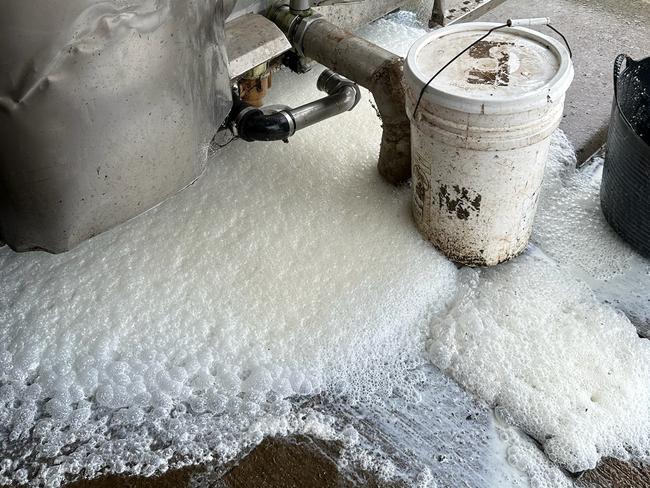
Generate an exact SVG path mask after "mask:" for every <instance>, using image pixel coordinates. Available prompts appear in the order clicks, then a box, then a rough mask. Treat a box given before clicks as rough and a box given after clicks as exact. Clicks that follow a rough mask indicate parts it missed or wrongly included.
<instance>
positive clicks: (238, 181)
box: [0, 14, 650, 487]
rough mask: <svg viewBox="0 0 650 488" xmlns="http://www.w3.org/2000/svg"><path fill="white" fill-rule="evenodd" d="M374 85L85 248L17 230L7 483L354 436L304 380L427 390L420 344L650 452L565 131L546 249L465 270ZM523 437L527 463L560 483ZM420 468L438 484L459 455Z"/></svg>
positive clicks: (544, 227)
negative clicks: (400, 161)
mask: <svg viewBox="0 0 650 488" xmlns="http://www.w3.org/2000/svg"><path fill="white" fill-rule="evenodd" d="M421 33H422V31H421V30H419V27H418V26H417V24H416V23H415V22H414V21H413V16H409V15H407V14H399V15H398V16H395V17H394V18H393V19H392V20H390V19H389V20H385V21H381V22H378V23H376V24H374V25H373V26H371V27H369V28H368V29H367V30H365V31H364V35H366V36H368V37H371V38H373V39H383V40H384V41H386V40H387V38H388V37H390V38H391V39H392V40H391V41H390V42H389V43H388V44H390V46H389V47H390V48H391V49H394V50H396V51H398V52H400V53H404V52H406V49H407V47H408V45H409V43H410V42H412V41H413V40H414V39H415V37H417V36H418V35H419V34H421ZM317 74H318V73H317V72H315V73H312V74H309V75H306V76H302V77H298V76H295V75H291V74H289V73H282V74H280V75H279V76H277V77H276V79H275V83H274V85H275V87H276V89H274V91H273V92H272V93H273V97H274V99H270V100H269V103H287V99H286V98H285V94H287V93H290V94H291V96H290V98H291V103H296V104H297V103H301V102H303V101H307V100H311V99H313V98H315V97H317V96H320V94H319V93H317V92H316V90H315V88H314V87H315V79H316V75H317ZM364 97H365V98H364V101H363V102H362V104H361V105H360V106H359V107H357V108H356V109H355V110H354V111H353V112H350V113H347V114H345V115H343V116H341V117H338V118H336V119H334V120H331V121H328V122H326V123H323V124H321V125H319V126H318V127H313V128H310V129H308V130H305V131H304V132H301V133H299V134H297V135H296V136H295V137H294V138H292V141H291V144H289V145H288V146H287V145H283V144H280V143H275V144H263V143H258V144H250V145H248V144H244V143H240V142H235V143H233V144H231V145H230V146H228V147H227V148H226V149H225V150H223V151H221V152H219V153H218V156H217V158H216V159H215V160H214V161H213V162H212V163H211V165H210V168H209V170H208V172H207V174H206V175H205V176H204V178H202V179H201V180H200V181H199V182H197V183H196V184H195V185H193V186H192V187H190V188H188V189H187V190H186V191H184V192H183V193H181V194H179V195H178V196H176V197H175V198H173V199H172V200H170V201H169V202H167V203H165V204H163V205H161V206H160V207H158V208H156V209H154V210H152V211H151V212H149V213H147V214H146V215H143V216H141V217H140V218H138V219H135V220H134V221H132V222H129V223H127V224H125V225H123V226H121V227H119V228H118V229H114V230H113V231H111V232H108V233H106V234H104V235H101V236H99V237H97V238H95V239H93V240H91V241H89V242H87V243H84V244H83V245H82V246H80V247H79V248H78V249H76V250H75V251H73V252H70V253H68V254H64V255H60V256H50V255H46V254H41V253H31V254H21V255H17V254H14V253H12V252H11V251H9V250H8V249H2V250H0V483H10V482H23V481H30V482H31V483H32V484H35V485H36V484H44V485H46V486H51V487H55V486H58V485H60V483H61V482H62V481H64V480H65V479H67V478H69V477H75V476H79V475H83V476H86V477H92V476H95V475H97V474H98V473H100V472H106V471H111V472H118V473H119V472H124V473H130V474H144V475H151V474H153V473H156V472H161V471H164V470H166V469H168V468H169V467H172V466H181V465H184V464H188V463H195V462H200V461H210V460H213V459H215V460H219V461H224V460H227V459H231V458H233V457H234V456H236V455H237V454H238V453H240V452H242V451H245V450H246V449H247V448H250V447H251V446H254V445H256V444H257V443H259V442H260V441H261V440H262V439H263V438H264V437H265V436H267V435H272V434H287V433H291V432H305V433H313V434H315V435H318V436H321V437H324V438H329V439H337V440H340V441H342V442H343V443H347V444H346V445H349V446H354V445H355V444H356V443H357V442H361V441H360V440H359V438H358V437H355V435H354V432H352V431H351V430H349V429H348V430H345V429H339V428H338V426H336V425H335V419H334V418H332V417H330V416H328V415H327V414H325V413H321V412H317V411H313V410H311V409H303V408H299V407H298V406H297V404H296V403H295V402H292V401H290V399H291V398H292V397H294V396H295V395H310V394H314V393H318V392H325V393H326V394H328V395H331V396H342V395H345V396H346V398H349V399H351V400H352V401H354V400H356V401H360V400H363V399H364V398H366V399H367V398H368V396H371V397H372V398H373V399H374V401H376V402H383V401H385V400H386V398H387V397H389V396H390V395H391V394H393V392H394V391H400V392H402V393H401V395H402V396H403V398H404V400H403V401H404V402H406V404H408V403H409V402H411V403H417V402H418V401H422V398H423V395H421V394H419V393H418V392H417V389H416V388H413V382H417V381H421V380H422V378H420V377H419V376H417V375H415V374H414V372H413V369H412V368H413V367H415V366H417V365H420V364H421V363H422V361H423V354H422V352H423V351H424V349H425V346H426V347H427V348H428V354H429V356H430V357H431V358H432V359H433V361H434V362H435V363H436V364H437V365H439V366H440V367H441V368H443V369H444V370H445V371H446V372H447V373H448V374H450V375H452V376H453V377H454V378H456V379H457V380H458V381H459V382H460V383H461V384H462V385H463V386H465V387H466V388H467V389H469V390H470V391H472V392H474V393H476V394H478V395H480V397H481V398H483V399H485V400H487V401H488V402H490V403H491V404H493V405H498V406H499V408H498V409H497V410H498V412H499V414H500V415H501V416H503V417H504V418H505V419H506V420H508V421H509V422H511V423H512V424H514V425H516V426H518V427H520V428H521V429H523V430H525V431H526V432H528V433H529V434H531V435H533V436H534V437H535V438H537V439H538V440H539V441H540V442H542V443H543V445H544V448H545V449H546V451H547V453H548V454H549V455H550V456H551V458H552V459H553V460H555V461H557V462H559V463H561V464H563V465H564V466H567V467H569V468H571V469H582V468H584V467H589V466H593V465H594V463H595V462H596V461H597V460H598V459H599V457H600V456H603V455H615V456H621V457H625V456H628V455H629V454H630V453H631V454H634V455H640V454H643V453H645V452H646V449H647V447H648V433H649V432H650V426H649V425H648V422H649V420H648V419H650V412H648V406H649V405H650V397H649V395H650V394H649V390H650V380H648V377H649V376H648V371H647V368H648V364H650V361H648V359H650V358H648V346H647V342H644V341H640V340H639V339H637V338H636V336H635V334H634V328H633V327H632V326H631V325H630V323H629V322H628V321H627V319H626V318H625V317H623V316H622V315H621V314H619V313H617V312H616V311H615V310H614V309H612V308H610V307H608V306H607V305H603V304H602V303H601V301H599V300H598V299H597V298H596V297H594V295H593V294H592V292H591V291H590V290H589V289H588V288H587V286H586V285H585V284H584V282H583V281H582V280H586V279H587V278H585V277H590V276H592V277H593V276H595V277H596V278H594V280H595V281H594V280H592V281H588V282H589V283H590V284H592V286H594V287H595V286H596V285H595V284H596V283H600V284H602V283H604V282H605V281H604V280H606V279H608V274H607V273H605V271H604V270H607V269H609V268H610V266H609V262H608V261H605V260H599V259H598V256H599V252H600V251H603V249H604V250H605V251H609V250H612V249H616V250H619V251H620V250H621V249H622V248H620V247H616V248H614V247H611V246H613V244H611V243H613V242H618V241H616V240H615V239H616V238H614V237H613V236H611V235H610V234H609V231H607V230H606V228H605V224H604V223H603V222H602V221H599V220H598V219H597V218H596V217H594V218H593V219H591V220H589V221H588V222H587V225H585V221H584V219H581V218H578V217H575V216H576V215H582V214H580V212H582V211H583V210H584V211H585V212H587V213H588V214H589V215H592V216H594V215H596V213H595V210H594V208H595V207H594V205H595V204H594V201H595V199H596V198H597V196H596V193H595V192H594V190H593V188H592V187H591V186H589V185H587V186H588V187H589V188H588V191H587V190H585V191H579V190H580V188H582V187H581V186H580V185H582V183H580V182H583V180H582V179H581V177H580V176H572V171H570V170H569V168H570V166H571V163H572V159H571V157H570V151H569V149H568V147H569V146H567V145H566V141H564V139H562V137H561V136H558V137H557V138H556V139H555V143H554V150H553V152H552V158H551V161H550V167H549V178H548V181H547V187H546V191H545V196H544V197H543V199H542V202H541V208H540V217H539V219H538V225H537V230H536V234H535V241H536V242H537V243H538V244H539V245H540V246H541V247H542V248H544V249H545V251H546V252H547V253H548V255H544V254H543V253H542V252H541V251H538V252H531V253H529V254H528V255H527V256H524V257H522V258H520V259H518V260H516V261H515V262H513V263H510V264H508V265H504V266H502V267H499V268H497V269H494V270H488V271H484V272H483V271H475V270H461V271H458V270H457V269H456V267H455V266H454V265H453V264H451V263H450V262H448V261H447V260H446V259H444V258H443V257H442V256H441V255H440V254H439V253H438V252H436V251H435V250H434V249H432V247H431V246H430V245H428V244H427V243H426V242H424V241H423V240H422V239H421V238H420V236H419V235H418V233H417V231H416V230H415V227H414V225H413V223H412V220H411V216H410V210H409V202H410V189H409V188H400V189H394V188H392V187H391V186H389V185H387V184H385V183H384V182H383V181H381V179H380V178H379V176H378V175H377V172H376V169H375V164H376V158H377V153H378V148H379V140H380V133H381V129H380V125H379V121H378V119H377V118H376V115H375V112H374V110H373V109H372V107H371V105H370V103H369V99H368V94H367V93H364ZM351 135H353V137H351ZM594 181H596V180H594ZM594 184H596V183H594ZM576 185H577V186H576ZM585 185H586V183H585ZM562 188H565V189H566V191H564V190H562ZM585 188H586V187H585ZM572 215H573V216H574V217H575V218H574V217H572ZM604 229H605V230H604ZM571 231H572V232H575V233H578V234H582V235H586V236H589V237H588V238H585V239H582V238H581V237H580V236H579V235H578V236H574V237H572V238H569V237H567V234H568V233H569V232H571ZM606 235H607V236H609V237H605V236H606ZM546 236H551V238H547V237H546ZM601 243H605V244H606V246H605V247H604V248H603V247H600V246H601ZM586 245H591V246H592V248H593V251H589V252H588V253H587V257H585V254H583V253H582V252H581V248H582V247H584V246H586ZM607 246H610V247H607ZM549 256H550V258H549ZM630 256H631V257H630ZM551 258H552V259H551ZM553 260H555V261H557V262H560V263H562V266H559V265H557V264H556V263H555V262H554V261H553ZM634 263H643V264H644V265H647V262H646V261H643V260H640V261H639V258H637V257H636V256H635V255H634V254H633V253H630V252H628V251H625V252H624V253H621V256H619V257H616V258H615V259H614V265H613V268H614V269H616V270H619V269H620V270H623V272H622V274H621V273H619V275H621V276H622V275H625V276H628V275H627V274H626V273H628V271H629V269H631V268H634V266H635V265H634ZM626 270H628V271H626ZM617 272H618V271H617ZM619 275H617V276H619ZM646 279H647V276H646ZM646 283H647V282H646ZM628 286H629V283H628V282H623V284H622V285H620V288H618V290H619V293H620V295H625V290H628V289H629V288H626V287H628ZM599 293H600V292H599ZM603 293H604V292H603ZM598 296H599V297H600V298H601V300H602V298H603V295H600V294H599V295H598ZM639 301H640V300H639ZM635 303H636V302H635ZM633 305H634V304H632V305H630V307H632V306H633ZM428 335H430V338H429V341H428V342H427V340H426V339H427V336H428ZM429 384H430V385H431V388H432V389H434V390H435V392H439V394H440V398H446V399H452V400H453V399H454V398H457V397H456V396H454V395H456V393H453V391H455V390H453V388H454V387H453V385H452V387H450V388H451V390H448V389H445V388H446V387H445V386H444V384H440V383H435V382H433V383H429ZM443 389H444V391H443ZM452 390H453V391H452ZM450 392H452V393H450ZM429 395H434V393H433V392H429ZM424 397H426V395H425V396H424ZM427 398H430V397H427ZM458 401H459V402H460V400H458ZM585 408H586V409H587V410H585ZM450 412H451V413H449V414H450V415H451V414H452V413H453V409H452V410H450ZM443 413H444V412H443ZM441 415H442V416H441V418H443V419H446V418H447V417H445V415H443V414H442V413H441ZM450 432H451V434H452V435H453V434H454V432H455V431H453V430H451V431H450ZM458 432H459V433H458V434H457V435H462V433H463V430H462V429H461V430H459V431H458ZM506 437H507V439H506V442H507V443H510V444H513V447H512V450H511V451H509V452H515V453H517V452H518V453H520V454H518V455H512V456H510V457H511V461H512V462H513V463H514V464H515V465H516V466H518V467H519V468H520V469H523V470H524V471H525V472H526V473H528V476H529V477H530V478H531V480H533V483H536V484H537V485H538V486H558V484H557V483H558V482H557V480H559V479H562V480H564V478H563V476H562V475H561V473H560V472H559V471H558V470H557V469H556V468H553V467H552V466H548V465H547V464H548V463H546V462H545V461H544V458H543V457H539V456H540V455H539V453H537V452H536V451H535V450H534V447H531V445H529V444H525V445H524V447H521V445H520V444H516V443H515V441H513V440H512V439H513V438H512V437H508V436H506ZM478 439H479V440H480V441H481V442H483V441H484V440H485V437H481V436H479V437H478ZM517 446H519V447H517ZM495 449H496V450H498V449H497V447H495ZM521 453H523V454H521ZM373 459H374V458H373ZM373 462H374V461H372V459H370V461H368V463H369V466H370V465H372V464H373ZM495 462H496V461H495ZM378 466H379V468H378V470H380V471H381V470H383V474H384V475H385V476H393V475H395V476H399V473H395V472H393V471H391V469H392V468H391V467H390V463H386V464H384V465H378ZM398 466H399V464H398V463H397V464H395V463H394V467H398ZM419 468H421V469H419ZM419 468H418V469H419V471H418V472H417V473H416V474H415V475H413V476H414V477H415V481H416V482H417V483H420V484H421V485H422V486H435V485H436V480H439V479H440V477H441V476H442V477H444V476H453V474H454V471H450V472H447V473H446V474H441V473H442V472H436V470H435V469H433V468H432V467H431V466H420V467H419ZM483 468H484V466H482V465H479V466H478V467H477V468H476V469H477V470H479V471H480V470H482V469H483ZM450 469H455V468H450ZM461 469H462V467H461ZM432 477H433V478H435V479H434V480H432ZM474 479H476V478H474ZM477 486H481V485H480V484H477ZM495 486H496V485H495Z"/></svg>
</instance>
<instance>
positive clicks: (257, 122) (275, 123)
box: [237, 109, 294, 142]
mask: <svg viewBox="0 0 650 488" xmlns="http://www.w3.org/2000/svg"><path fill="white" fill-rule="evenodd" d="M237 130H238V132H239V135H240V137H241V138H242V139H243V140H245V141H248V142H253V141H284V140H286V139H288V138H289V137H290V136H291V135H292V134H293V132H294V131H293V127H292V125H291V124H290V122H289V120H288V119H287V117H286V116H285V115H284V113H283V112H278V113H275V114H270V115H265V114H264V112H262V111H261V110H258V109H254V110H251V111H248V112H246V114H245V115H244V116H243V117H242V119H241V122H239V124H238V126H237Z"/></svg>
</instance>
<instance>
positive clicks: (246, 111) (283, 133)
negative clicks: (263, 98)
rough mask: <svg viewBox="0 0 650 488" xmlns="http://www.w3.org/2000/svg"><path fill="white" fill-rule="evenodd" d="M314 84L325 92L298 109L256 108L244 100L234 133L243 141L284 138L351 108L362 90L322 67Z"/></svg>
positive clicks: (236, 113)
mask: <svg viewBox="0 0 650 488" xmlns="http://www.w3.org/2000/svg"><path fill="white" fill-rule="evenodd" d="M317 87H318V89H319V90H320V91H323V92H325V93H327V94H328V96H327V97H324V98H321V99H320V100H316V101H314V102H310V103H307V104H305V105H302V106H300V107H297V108H293V109H292V108H286V109H281V110H274V111H272V112H270V113H269V109H268V108H267V109H264V108H262V109H256V108H253V107H251V106H250V105H247V104H246V103H244V102H240V103H238V104H236V106H235V109H234V112H233V114H234V115H233V117H232V119H233V121H234V128H235V132H236V134H237V135H238V136H239V137H240V138H242V139H244V140H245V141H249V142H252V141H284V140H287V139H288V138H289V137H291V136H292V135H294V134H295V133H296V131H298V130H301V129H304V128H306V127H309V126H312V125H314V124H317V123H318V122H322V121H323V120H326V119H329V118H331V117H334V116H335V115H339V114H342V113H343V112H347V111H349V110H352V109H353V108H354V107H356V105H357V104H358V103H359V100H361V90H360V89H359V87H358V85H356V84H355V83H353V82H352V81H350V80H348V79H346V78H343V77H342V76H339V75H337V74H336V73H334V72H333V71H330V70H325V71H323V73H322V74H321V75H320V77H319V78H318V83H317Z"/></svg>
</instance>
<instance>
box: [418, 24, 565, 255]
mask: <svg viewBox="0 0 650 488" xmlns="http://www.w3.org/2000/svg"><path fill="white" fill-rule="evenodd" d="M497 25H498V24H491V23H483V22H481V23H467V24H460V25H454V26H450V27H446V28H443V29H439V30H436V31H434V32H432V33H430V34H428V35H426V36H425V37H423V38H422V39H420V40H419V41H418V42H416V43H415V44H414V45H413V47H412V48H411V50H410V52H409V54H408V57H407V60H406V66H405V82H406V92H407V96H406V99H407V100H406V110H407V113H408V114H409V116H410V117H411V132H412V167H413V182H412V185H413V197H414V199H413V200H414V201H413V214H414V218H415V220H416V223H417V225H418V227H419V229H420V231H421V232H422V234H423V235H424V236H425V237H426V238H427V239H428V240H430V241H431V242H432V243H433V244H434V245H435V246H436V247H437V248H438V249H440V250H441V251H442V252H443V253H445V254H446V255H447V256H448V257H449V258H451V259H453V260H454V261H457V262H460V263H462V264H466V265H470V266H489V265H495V264H498V263H500V262H503V261H506V260H508V259H511V258H513V257H515V256H517V255H518V254H519V253H521V252H522V251H523V250H524V249H525V247H526V245H527V243H528V240H529V239H530V234H531V231H532V224H533V219H534V216H535V212H536V209H537V200H538V197H539V191H540V187H541V184H542V179H543V176H544V169H545V166H546V159H547V156H548V150H549V145H550V137H551V134H552V133H553V131H554V130H555V129H556V128H557V127H558V125H559V123H560V120H561V118H562V113H563V110H564V95H565V92H566V90H567V89H568V88H569V86H570V84H571V82H572V80H573V66H572V63H571V59H570V55H569V53H568V51H567V49H566V48H565V47H564V46H563V45H562V44H560V43H559V42H557V41H555V40H554V39H552V38H550V37H548V36H545V35H542V34H540V33H539V32H536V31H533V30H529V29H524V28H516V27H512V28H504V29H501V30H498V31H495V32H493V33H492V34H490V36H489V37H488V38H487V39H485V40H484V41H482V42H481V43H479V44H477V46H475V48H473V49H470V50H469V51H468V52H467V53H465V54H463V55H462V56H461V57H459V58H458V59H457V60H456V61H454V62H453V63H452V64H451V65H449V67H448V68H446V69H445V70H444V71H443V72H442V73H440V75H439V76H437V77H436V78H435V80H434V81H433V82H432V83H431V84H430V85H428V86H427V88H426V89H425V92H424V95H423V97H422V100H421V102H420V105H419V107H418V110H417V112H416V113H415V115H414V109H415V106H416V104H417V101H418V98H419V96H420V93H421V91H422V89H423V88H424V87H425V85H426V84H427V82H428V81H429V80H430V79H431V77H432V76H433V75H434V74H435V73H436V72H437V71H438V70H439V69H440V68H442V67H443V66H444V65H445V64H446V63H447V62H449V60H451V59H452V58H453V57H454V56H456V55H457V54H458V53H460V52H462V51H463V50H464V49H465V48H467V46H469V45H471V44H472V43H473V42H474V41H476V40H477V39H478V38H479V37H481V36H482V35H484V34H486V33H487V31H488V30H490V29H491V28H493V27H496V26H497Z"/></svg>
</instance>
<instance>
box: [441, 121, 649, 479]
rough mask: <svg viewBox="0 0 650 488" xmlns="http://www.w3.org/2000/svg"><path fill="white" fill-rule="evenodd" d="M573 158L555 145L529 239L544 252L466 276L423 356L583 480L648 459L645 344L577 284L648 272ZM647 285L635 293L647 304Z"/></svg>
mask: <svg viewBox="0 0 650 488" xmlns="http://www.w3.org/2000/svg"><path fill="white" fill-rule="evenodd" d="M573 154H574V152H573V148H572V147H571V146H570V144H568V143H567V140H566V137H564V135H563V134H562V133H558V134H556V136H555V137H554V139H553V145H552V151H551V158H550V160H549V168H548V171H547V179H546V183H545V188H544V192H543V195H542V198H541V202H540V211H539V215H538V219H537V222H539V225H537V226H536V230H535V236H534V242H538V243H539V244H540V245H541V246H542V247H541V249H539V248H536V247H535V246H534V245H533V246H530V247H529V250H528V252H527V253H526V254H525V255H523V256H521V257H519V258H518V259H516V260H515V261H513V262H511V263H506V264H503V265H500V266H498V267H496V268H492V269H485V270H473V269H463V270H462V271H461V272H460V282H459V283H460V291H459V293H458V294H457V295H456V298H455V300H454V303H453V305H452V306H451V307H450V308H449V309H448V310H446V311H445V312H444V313H443V314H441V315H440V316H439V317H438V318H437V319H436V320H434V321H433V324H432V327H431V337H430V339H429V345H428V351H429V354H430V357H431V359H432V361H433V362H434V364H436V365H437V366H438V367H440V368H441V369H443V370H444V371H446V372H447V373H448V374H450V375H451V376H452V377H453V378H454V379H456V380H457V381H458V382H459V383H460V384H461V385H463V386H464V387H465V388H467V389H469V390H470V391H473V392H474V393H476V394H478V395H479V396H480V397H481V398H483V399H484V400H486V401H487V402H488V403H489V404H490V405H492V406H494V407H495V408H496V409H497V412H499V413H500V414H501V415H502V416H503V417H504V418H506V419H507V421H508V422H509V423H511V424H513V425H516V426H518V427H520V428H521V429H522V430H524V431H525V432H527V433H528V434H530V435H532V436H533V437H534V438H535V439H536V440H538V441H539V442H540V443H541V444H542V445H543V447H544V450H545V451H546V453H547V454H548V455H549V456H550V458H551V459H552V460H553V461H555V462H557V463H559V464H561V465H563V466H565V467H566V468H568V469H569V470H571V471H581V470H585V469H589V468H593V467H595V466H596V464H597V462H598V461H599V460H600V459H601V458H602V457H606V456H613V457H619V458H627V457H629V456H630V455H633V456H643V455H647V454H648V453H649V452H650V380H649V378H650V342H648V341H647V340H643V339H640V338H639V337H638V335H637V331H636V329H635V327H634V326H633V325H632V324H631V323H630V321H629V319H628V318H627V317H626V316H625V315H624V314H623V313H622V312H620V311H617V310H615V309H614V308H612V307H610V306H608V305H606V304H603V303H602V302H601V301H600V300H599V299H598V298H597V297H596V296H595V294H594V292H593V291H592V290H591V289H590V288H589V287H588V286H587V284H586V282H585V279H588V280H589V281H592V282H593V281H597V280H606V277H607V276H609V275H610V274H612V275H613V274H616V273H622V272H625V270H626V267H627V266H629V263H633V262H638V263H641V264H642V265H643V266H647V261H645V260H643V259H642V258H640V257H638V256H637V255H635V253H634V252H633V251H632V250H631V249H630V248H629V247H628V246H627V245H626V244H624V243H623V242H622V241H621V240H620V239H619V238H618V237H617V236H615V235H614V234H613V232H612V231H611V230H609V229H608V228H607V227H606V223H604V222H603V219H602V218H600V217H597V216H596V215H595V213H594V212H593V210H592V209H593V208H598V207H597V204H596V202H597V201H598V200H597V199H598V193H597V191H589V190H588V189H590V188H593V184H592V183H590V179H591V178H592V175H591V172H590V171H585V172H584V173H582V172H576V171H575V158H574V156H573ZM545 231H546V232H545ZM547 247H548V249H549V254H550V255H552V256H553V257H554V258H556V259H557V261H556V260H554V259H551V258H550V257H549V256H548V255H547V254H545V252H544V251H546V249H547ZM558 261H559V263H558ZM649 284H650V283H648V280H647V278H646V282H645V283H643V282H642V283H641V285H642V286H645V290H646V295H647V290H648V289H650V287H648V285H649ZM637 286H638V284H636V285H634V286H629V288H628V293H634V292H635V291H636V290H635V289H636V287H637Z"/></svg>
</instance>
